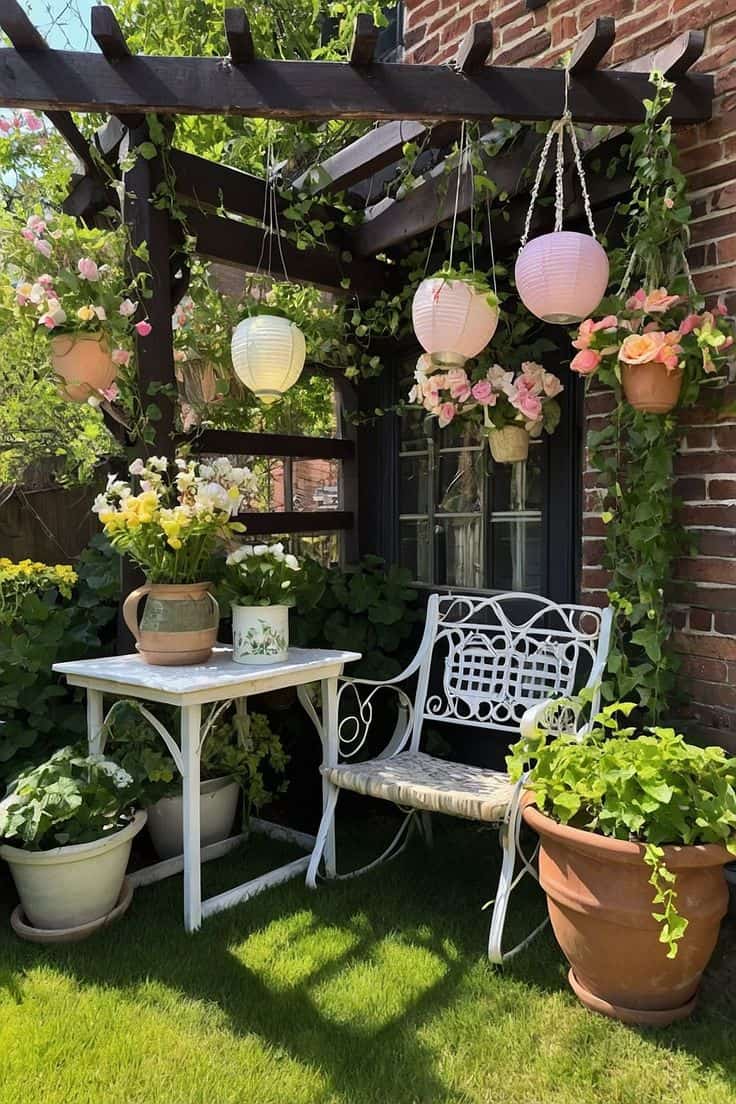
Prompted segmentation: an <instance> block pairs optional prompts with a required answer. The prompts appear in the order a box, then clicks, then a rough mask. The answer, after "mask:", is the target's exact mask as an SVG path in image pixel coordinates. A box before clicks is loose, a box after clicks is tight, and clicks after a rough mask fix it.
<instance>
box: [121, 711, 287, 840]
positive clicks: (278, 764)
mask: <svg viewBox="0 0 736 1104" xmlns="http://www.w3.org/2000/svg"><path fill="white" fill-rule="evenodd" d="M161 710H166V707H160V711H161ZM168 712H170V713H171V714H172V716H171V717H169V716H166V717H165V720H166V721H169V723H170V724H173V723H174V717H173V712H174V711H173V710H169V711H168ZM106 736H107V739H108V741H109V746H110V748H111V749H112V751H113V754H114V755H115V758H116V760H117V761H118V762H119V763H120V764H121V765H122V766H123V767H124V769H125V770H126V771H128V773H129V774H130V775H131V776H132V777H133V778H134V780H135V785H136V790H137V792H138V794H139V797H140V802H141V804H142V805H143V806H144V807H145V808H146V809H147V812H148V832H149V834H150V836H151V841H152V843H153V846H154V849H155V851H156V853H157V854H158V856H159V858H161V859H168V858H171V856H173V855H180V854H181V853H182V851H183V848H184V842H183V841H184V828H183V811H182V793H181V779H180V777H179V773H178V771H177V769H176V765H175V763H174V760H173V759H172V757H171V755H170V754H169V752H168V750H167V748H166V747H165V746H164V744H163V742H162V741H161V738H160V736H159V735H158V733H157V732H155V731H154V729H153V727H152V726H151V725H150V724H149V723H148V721H147V720H146V718H145V717H143V716H142V715H141V713H140V707H139V704H138V703H137V702H134V701H126V700H121V701H119V702H116V703H115V705H114V706H113V707H112V709H111V711H110V714H109V715H108V720H107V725H106ZM285 765H286V756H285V755H284V751H283V748H282V746H281V741H280V740H279V738H278V736H276V735H275V734H274V733H273V732H272V731H271V728H270V725H269V723H268V719H267V718H266V717H265V716H264V715H263V714H261V713H251V714H248V715H241V714H235V715H234V716H233V717H232V718H230V719H222V720H219V721H218V722H217V723H215V724H214V725H213V726H212V728H211V729H210V731H209V732H208V733H207V736H206V738H205V741H204V744H203V747H202V757H201V763H200V771H201V782H200V805H199V811H200V845H201V846H202V847H207V846H208V845H209V844H212V843H218V842H219V841H220V840H223V839H227V837H228V836H229V835H230V833H231V831H232V827H233V823H234V821H235V814H236V811H237V805H238V798H239V796H240V793H241V791H242V793H243V794H244V806H243V813H244V818H245V819H246V820H247V818H248V816H249V814H250V809H251V807H252V806H253V805H256V806H259V805H261V804H263V803H264V802H265V801H266V800H268V799H270V797H271V794H270V793H269V792H268V790H267V789H266V786H265V782H264V778H263V768H264V767H265V766H268V767H270V768H271V769H272V770H273V771H276V772H280V771H283V769H284V766H285Z"/></svg>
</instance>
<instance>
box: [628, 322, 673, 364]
mask: <svg viewBox="0 0 736 1104" xmlns="http://www.w3.org/2000/svg"><path fill="white" fill-rule="evenodd" d="M664 343H665V335H664V334H663V333H662V332H661V330H656V331H655V332H654V333H642V334H630V335H629V337H626V338H624V340H623V343H622V345H621V348H620V349H619V354H618V358H619V360H621V361H623V363H624V364H649V363H650V361H653V360H658V359H659V353H660V350H661V349H662V346H663V345H664Z"/></svg>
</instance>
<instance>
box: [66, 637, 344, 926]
mask: <svg viewBox="0 0 736 1104" xmlns="http://www.w3.org/2000/svg"><path fill="white" fill-rule="evenodd" d="M356 659H360V655H359V653H357V652H339V651H327V650H323V649H303V648H292V649H290V650H289V658H288V660H287V661H286V662H285V663H277V664H273V665H268V666H259V667H247V666H245V665H243V664H239V663H234V662H233V661H232V649H230V648H222V647H218V648H216V649H215V652H214V654H213V657H212V659H211V660H209V661H208V662H207V663H203V664H197V665H194V666H190V667H152V666H150V665H148V664H146V663H144V662H143V660H142V659H141V658H140V656H138V655H128V656H116V657H113V658H110V659H92V660H80V661H78V662H71V663H57V664H55V665H54V670H55V671H57V672H59V673H60V674H63V675H65V676H66V679H67V682H69V683H70V685H72V686H81V687H83V688H84V689H85V690H86V692H87V738H88V742H89V747H90V751H91V752H101V751H102V750H103V741H104V733H105V709H104V696H105V694H110V695H115V696H116V697H117V698H119V697H126V698H135V699H137V700H139V701H144V702H145V701H154V702H163V703H165V704H167V705H173V706H178V707H179V709H180V732H179V741H178V742H177V740H176V739H175V738H174V736H173V735H172V734H171V733H170V732H169V731H168V729H167V728H166V727H165V725H163V724H161V722H160V721H159V720H158V719H157V718H156V717H154V715H153V714H152V713H151V712H150V710H148V709H147V708H146V707H145V705H141V706H139V708H140V711H141V713H142V714H143V716H145V717H146V719H147V720H148V721H149V723H150V724H151V725H152V726H153V727H154V728H155V730H156V731H157V732H158V734H159V735H160V737H161V739H162V740H163V741H164V743H165V744H166V746H167V748H168V750H169V752H170V753H171V755H172V757H173V759H174V762H175V763H176V766H177V769H178V770H179V772H180V774H181V776H182V796H183V819H184V825H183V827H184V853H183V855H179V856H176V857H174V858H172V859H167V860H165V861H164V862H160V863H156V864H154V865H153V866H150V867H147V868H146V869H145V870H141V871H137V872H136V873H135V874H133V875H132V876H131V878H132V881H133V883H134V884H135V885H149V884H151V883H152V882H154V881H159V880H161V879H162V878H168V877H171V875H173V874H178V873H180V872H181V871H182V870H183V871H184V926H185V928H186V930H187V931H189V932H192V931H196V930H197V929H198V928H199V927H200V926H201V923H202V920H203V918H204V917H206V916H211V915H212V914H213V913H216V912H221V911H222V910H223V909H226V908H229V907H230V906H231V905H235V904H238V903H239V902H241V901H245V900H247V899H248V898H249V897H253V896H255V895H256V894H257V893H261V892H262V891H263V890H264V889H268V888H269V887H270V886H274V885H278V884H279V883H280V882H285V881H288V880H289V879H290V878H294V877H296V876H297V875H299V874H301V873H303V872H304V871H305V870H306V869H307V866H308V863H309V858H310V856H309V854H306V855H304V856H302V857H300V858H298V859H294V860H293V861H292V862H290V863H286V864H285V865H283V866H280V867H277V868H276V869H274V870H271V871H268V873H266V874H262V875H260V876H259V877H257V878H252V879H251V880H250V881H248V882H244V883H242V884H241V885H239V886H235V887H234V888H233V889H229V890H227V891H226V892H224V893H220V894H219V895H218V896H216V897H211V898H209V900H206V901H203V900H202V886H201V865H200V864H201V862H203V861H204V862H207V861H209V860H210V859H214V858H219V856H220V855H223V854H225V853H226V852H227V851H229V850H231V849H232V848H233V847H234V846H236V845H237V843H238V842H240V840H241V839H242V838H243V837H242V836H238V837H233V838H232V839H228V840H224V841H222V843H216V844H212V845H211V846H210V847H205V848H201V847H200V826H199V784H200V758H201V753H202V747H203V744H204V741H205V740H206V738H207V735H208V734H209V732H210V730H211V728H212V725H213V724H214V723H215V721H216V720H217V718H218V717H219V716H220V714H221V713H222V712H223V711H224V710H225V709H226V708H227V707H228V706H229V705H230V704H231V703H232V702H235V704H236V707H237V708H239V709H245V703H246V700H247V698H248V697H250V696H251V695H253V694H263V693H267V692H268V691H269V690H279V689H282V688H284V687H287V686H297V687H299V688H303V687H304V686H305V685H306V684H307V683H312V682H319V683H320V688H321V695H322V720H321V722H320V721H319V718H317V714H316V712H315V710H314V708H313V706H312V707H311V713H310V715H311V716H312V718H313V720H314V719H315V718H316V719H317V722H318V728H317V731H318V734H319V737H320V740H321V743H322V752H323V756H322V762H323V765H334V764H336V763H337V761H338V760H337V747H338V734H337V695H338V678H339V676H340V675H341V674H342V672H343V668H344V665H345V664H346V663H350V662H352V661H354V660H356ZM203 705H204V706H209V707H210V708H209V711H208V714H207V717H206V718H205V721H204V724H203V723H202V706H203ZM310 705H311V703H310ZM114 708H115V706H114V705H113V706H112V709H114ZM108 715H109V713H108ZM327 797H328V793H327V790H326V789H325V808H326V802H327ZM251 828H252V830H253V831H256V832H263V833H265V834H267V835H270V836H272V837H275V838H278V839H283V840H287V841H288V842H291V843H296V844H297V845H299V846H301V847H304V848H305V850H307V851H311V849H312V847H313V845H314V842H315V838H314V837H313V836H309V835H307V834H305V833H302V832H296V831H293V830H292V829H289V828H284V827H282V826H280V825H276V824H271V823H270V822H269V821H263V820H259V819H258V818H252V820H251ZM327 836H328V838H327V839H326V841H325V844H324V846H323V850H324V852H325V856H326V862H327V866H328V869H332V866H331V861H332V863H333V864H334V833H332V834H331V833H329V832H328V833H327ZM330 857H332V859H330Z"/></svg>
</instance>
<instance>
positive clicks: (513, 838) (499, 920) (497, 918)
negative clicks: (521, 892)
mask: <svg viewBox="0 0 736 1104" xmlns="http://www.w3.org/2000/svg"><path fill="white" fill-rule="evenodd" d="M522 786H523V780H522V782H520V783H518V784H517V787H516V789H515V791H514V796H513V798H512V800H511V804H510V806H509V812H508V815H507V817H506V820H505V821H504V823H503V824H502V825H501V828H500V831H499V842H500V844H501V849H502V852H503V858H502V861H501V874H500V876H499V880H498V892H497V894H496V897H495V899H494V900H493V901H492V902H491V904H492V905H493V913H492V915H491V928H490V931H489V933H488V957H489V959H490V960H491V962H493V963H494V964H495V965H498V966H500V965H502V964H503V963H504V962H508V960H509V959H510V958H513V957H514V955H517V954H518V953H519V952H520V951H522V950H523V949H524V947H526V946H528V944H529V943H531V941H532V939H534V938H535V936H537V935H538V934H539V932H541V930H542V928H544V927H546V925H547V924H548V923H549V917H548V916H545V918H544V920H543V921H542V923H541V924H538V925H537V927H536V928H535V929H534V931H532V932H531V933H530V934H529V935H528V936H527V937H526V938H525V939H523V940H522V941H521V943H517V945H516V946H515V947H512V949H511V950H510V951H504V950H503V948H502V941H503V929H504V926H505V924H506V913H507V911H508V907H509V899H510V897H511V893H512V891H513V890H514V889H515V888H516V886H517V885H518V884H519V882H520V881H521V879H522V878H523V877H524V875H525V874H531V875H532V877H533V878H534V879H535V880H536V881H539V875H538V874H537V871H536V869H535V868H534V866H533V865H532V863H533V862H534V859H535V857H536V854H537V852H538V850H539V844H537V846H536V848H535V850H534V854H533V855H532V857H531V859H527V857H526V855H525V854H524V852H523V851H522V850H521V847H520V845H519V832H520V830H521V823H522V822H521V793H522ZM517 856H518V858H519V859H520V860H521V864H522V867H521V870H520V871H519V873H518V874H517V875H516V877H514V871H515V869H516V859H517Z"/></svg>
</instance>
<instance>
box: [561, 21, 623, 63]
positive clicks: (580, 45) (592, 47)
mask: <svg viewBox="0 0 736 1104" xmlns="http://www.w3.org/2000/svg"><path fill="white" fill-rule="evenodd" d="M615 38H616V21H615V20H614V19H613V18H612V17H611V16H610V15H602V16H600V17H599V18H598V19H596V20H595V21H594V22H593V23H591V24H590V25H589V26H588V27H586V28H585V30H584V31H583V32H582V34H581V35H580V38H579V39H578V41H577V43H576V45H575V49H574V50H573V52H572V57H571V58H570V64H569V65H568V69H569V70H570V74H571V76H574V77H580V76H582V75H583V74H584V73H592V72H593V70H594V69H596V68H597V67H598V64H599V63H600V62H601V61H602V60H603V58H604V57H605V56H606V54H607V53H608V51H609V50H610V49H611V47H612V46H613V43H614V40H615Z"/></svg>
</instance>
